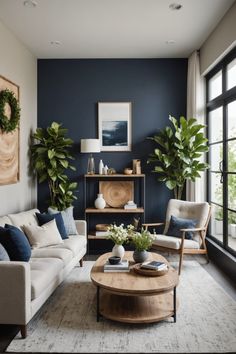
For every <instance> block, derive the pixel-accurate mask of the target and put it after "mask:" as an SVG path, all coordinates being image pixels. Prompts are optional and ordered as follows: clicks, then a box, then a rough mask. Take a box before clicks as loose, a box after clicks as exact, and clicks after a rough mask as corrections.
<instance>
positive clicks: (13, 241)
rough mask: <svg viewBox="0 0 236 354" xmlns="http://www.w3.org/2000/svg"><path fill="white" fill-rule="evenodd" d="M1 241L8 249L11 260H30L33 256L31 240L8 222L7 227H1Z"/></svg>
mask: <svg viewBox="0 0 236 354" xmlns="http://www.w3.org/2000/svg"><path fill="white" fill-rule="evenodd" d="M0 243H1V244H2V245H3V247H4V248H5V250H6V251H7V253H8V256H9V258H10V260H11V261H23V262H28V261H29V259H30V257H31V248H30V244H29V241H28V239H27V237H26V236H25V234H24V233H23V232H22V231H21V230H20V229H18V228H17V227H15V226H13V225H8V224H6V225H5V227H0Z"/></svg>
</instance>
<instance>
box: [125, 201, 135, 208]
mask: <svg viewBox="0 0 236 354" xmlns="http://www.w3.org/2000/svg"><path fill="white" fill-rule="evenodd" d="M124 209H137V204H135V203H134V202H133V201H132V202H131V201H129V202H128V203H127V204H125V205H124Z"/></svg>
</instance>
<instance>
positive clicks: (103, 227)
mask: <svg viewBox="0 0 236 354" xmlns="http://www.w3.org/2000/svg"><path fill="white" fill-rule="evenodd" d="M108 226H109V224H97V225H96V230H97V231H107V228H108Z"/></svg>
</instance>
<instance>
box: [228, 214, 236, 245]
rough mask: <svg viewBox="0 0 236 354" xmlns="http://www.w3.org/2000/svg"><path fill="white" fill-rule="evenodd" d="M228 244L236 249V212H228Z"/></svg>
mask: <svg viewBox="0 0 236 354" xmlns="http://www.w3.org/2000/svg"><path fill="white" fill-rule="evenodd" d="M228 246H229V247H230V248H232V249H233V250H235V251H236V213H233V212H231V211H229V212H228Z"/></svg>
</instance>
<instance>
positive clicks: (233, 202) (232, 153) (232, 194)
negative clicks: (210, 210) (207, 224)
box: [215, 134, 236, 224]
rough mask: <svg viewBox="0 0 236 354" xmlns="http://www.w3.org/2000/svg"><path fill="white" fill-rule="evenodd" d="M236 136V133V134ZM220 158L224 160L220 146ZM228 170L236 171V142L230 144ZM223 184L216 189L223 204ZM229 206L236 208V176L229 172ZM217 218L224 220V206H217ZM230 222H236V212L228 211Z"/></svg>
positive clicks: (218, 201)
mask: <svg viewBox="0 0 236 354" xmlns="http://www.w3.org/2000/svg"><path fill="white" fill-rule="evenodd" d="M235 136H236V134H235ZM220 160H221V161H222V160H223V148H222V146H221V147H220ZM228 171H236V144H235V143H233V144H232V143H231V144H228ZM222 188H223V185H222V184H220V185H218V187H217V188H216V190H215V200H216V202H217V203H219V204H220V205H222V203H223V201H222V194H223V190H222ZM228 207H229V208H231V209H234V210H236V176H235V175H233V174H228ZM215 218H216V220H223V208H221V207H217V208H216V213H215ZM228 223H229V224H236V213H234V212H229V213H228Z"/></svg>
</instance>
